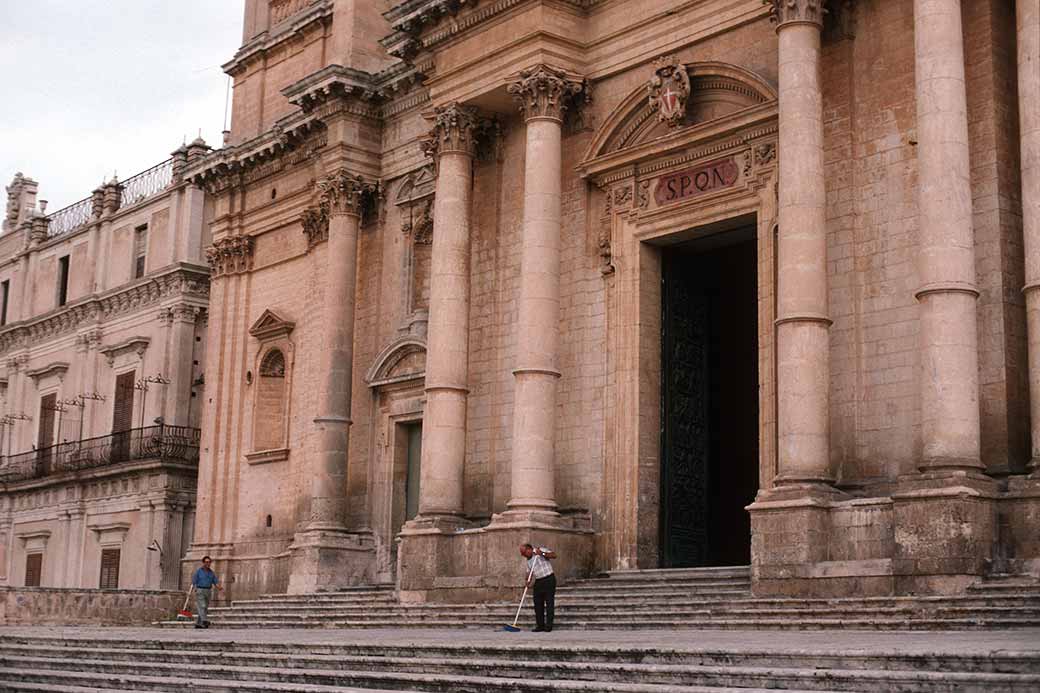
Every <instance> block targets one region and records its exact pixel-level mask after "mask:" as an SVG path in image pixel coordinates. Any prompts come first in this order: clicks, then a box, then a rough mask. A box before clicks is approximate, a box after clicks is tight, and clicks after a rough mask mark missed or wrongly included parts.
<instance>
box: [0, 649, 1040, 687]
mask: <svg viewBox="0 0 1040 693" xmlns="http://www.w3.org/2000/svg"><path fill="white" fill-rule="evenodd" d="M532 665H534V666H536V667H537V671H538V673H539V678H538V679H530V678H525V677H529V676H530V675H531V672H532ZM189 677H190V678H189ZM0 680H3V681H11V682H12V683H15V684H16V685H15V686H11V687H9V688H5V689H4V690H74V689H75V688H74V687H81V690H82V689H83V688H87V689H89V688H95V689H98V690H112V689H118V690H135V691H145V690H176V689H179V688H182V687H183V688H188V689H190V690H195V689H200V688H204V689H206V690H228V691H289V690H296V691H325V690H345V691H358V690H371V689H374V688H376V689H391V690H398V691H451V692H453V693H466V692H469V691H473V692H476V691H480V692H482V693H483V692H484V691H492V690H494V691H619V692H626V691H629V692H632V693H637V692H643V693H663V692H664V691H688V692H690V693H694V692H697V691H713V692H714V693H721V692H723V691H736V690H741V691H745V693H746V692H747V691H755V690H765V689H775V688H783V689H786V690H802V691H810V690H811V691H854V690H886V691H905V692H907V693H926V692H932V691H936V692H938V691H953V690H956V691H979V692H982V691H986V692H987V693H1001V692H1003V691H1009V692H1011V691H1033V690H1038V689H1040V653H1037V652H1031V653H1013V652H999V653H993V654H992V656H965V657H957V656H942V655H939V656H936V655H932V654H926V655H909V654H899V653H880V654H873V655H871V654H864V653H863V652H855V653H842V652H833V653H815V654H812V653H803V652H793V653H792V652H786V653H785V652H777V651H759V652H739V651H738V652H734V651H712V650H708V649H706V650H699V651H683V650H667V649H660V648H657V649H648V648H638V647H621V648H618V647H612V648H596V647H590V648H585V647H580V646H569V647H568V646H552V645H548V646H545V645H539V646H523V645H519V646H513V647H508V646H502V645H498V646H473V645H470V646H455V647H453V646H450V645H413V644H409V645H401V646H396V647H395V646H390V647H387V646H385V645H371V646H364V645H343V646H337V645H328V644H318V645H296V646H294V645H292V644H291V643H281V644H272V643H253V644H243V643H235V642H219V643H214V642H200V641H175V642H171V641H165V642H159V641H152V642H145V643H140V642H139V643H122V642H118V641H114V640H108V641H98V640H76V639H68V640H58V639H44V638H40V639H37V638H9V639H5V640H4V641H3V642H0ZM23 684H24V685H27V686H30V687H26V688H19V687H17V686H19V685H23ZM47 686H62V687H65V688H56V687H51V688H48V687H47ZM70 687H71V688H70Z"/></svg>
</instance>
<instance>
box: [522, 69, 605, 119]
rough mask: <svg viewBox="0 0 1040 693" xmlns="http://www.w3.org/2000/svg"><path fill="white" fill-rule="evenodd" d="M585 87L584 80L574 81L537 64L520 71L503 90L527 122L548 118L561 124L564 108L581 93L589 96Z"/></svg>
mask: <svg viewBox="0 0 1040 693" xmlns="http://www.w3.org/2000/svg"><path fill="white" fill-rule="evenodd" d="M585 87H586V84H585V80H576V79H573V78H571V77H569V76H568V75H567V73H566V72H564V71H563V70H560V69H558V68H554V67H550V66H548V65H537V66H535V67H533V68H530V69H527V70H522V71H521V72H520V76H519V78H518V79H516V80H515V81H513V82H511V83H510V84H509V85H508V86H507V87H506V90H507V91H508V92H509V93H510V94H511V95H512V96H513V99H514V100H515V101H516V102H517V104H518V105H519V107H520V111H521V113H523V114H524V118H525V119H526V120H532V119H534V118H548V119H551V120H557V121H560V122H563V116H564V114H565V113H566V111H567V109H568V108H569V107H570V106H571V105H575V104H577V103H578V102H579V101H580V100H581V99H580V98H579V96H580V95H581V94H587V93H588V90H587V89H586V88H585Z"/></svg>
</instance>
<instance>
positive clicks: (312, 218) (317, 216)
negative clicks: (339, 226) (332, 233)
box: [300, 204, 329, 250]
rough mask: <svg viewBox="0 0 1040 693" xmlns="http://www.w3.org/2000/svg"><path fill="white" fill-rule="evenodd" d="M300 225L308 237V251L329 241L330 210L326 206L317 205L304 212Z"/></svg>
mask: <svg viewBox="0 0 1040 693" xmlns="http://www.w3.org/2000/svg"><path fill="white" fill-rule="evenodd" d="M300 225H301V226H302V227H303V233H304V235H305V236H307V250H310V249H311V248H313V247H314V246H316V245H318V244H319V243H321V242H322V241H327V240H328V239H329V210H328V208H327V207H326V206H325V205H322V204H317V205H313V206H311V207H308V208H307V209H305V210H303V213H302V214H301V215H300Z"/></svg>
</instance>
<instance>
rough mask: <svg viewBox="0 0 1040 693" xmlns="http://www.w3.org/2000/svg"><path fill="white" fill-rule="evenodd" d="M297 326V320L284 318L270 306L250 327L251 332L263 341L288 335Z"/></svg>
mask: <svg viewBox="0 0 1040 693" xmlns="http://www.w3.org/2000/svg"><path fill="white" fill-rule="evenodd" d="M295 327H296V323H295V322H292V321H290V320H286V319H284V318H283V317H282V316H280V315H278V313H275V312H274V311H273V310H271V309H270V308H268V309H266V310H264V312H263V313H261V314H260V317H259V318H257V319H256V322H254V323H253V326H252V327H250V328H249V334H251V335H252V336H254V337H256V338H257V339H259V340H260V341H261V342H262V341H264V340H270V339H277V338H279V337H288V336H289V335H290V334H292V331H293V329H294V328H295Z"/></svg>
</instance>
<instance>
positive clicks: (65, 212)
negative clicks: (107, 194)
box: [47, 197, 94, 238]
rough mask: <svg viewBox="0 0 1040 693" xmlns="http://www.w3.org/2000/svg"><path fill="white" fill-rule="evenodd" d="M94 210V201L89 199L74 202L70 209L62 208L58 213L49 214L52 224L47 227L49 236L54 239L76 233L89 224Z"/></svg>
mask: <svg viewBox="0 0 1040 693" xmlns="http://www.w3.org/2000/svg"><path fill="white" fill-rule="evenodd" d="M93 209H94V203H93V201H92V200H91V199H90V198H89V197H88V198H86V199H84V200H80V201H79V202H73V203H72V204H71V205H69V206H68V207H62V208H61V209H59V210H58V211H57V212H52V213H51V214H48V215H47V217H48V218H49V219H50V221H51V223H50V225H49V226H48V227H47V236H48V237H50V238H54V237H55V236H62V235H64V234H66V233H68V232H69V231H74V230H75V229H78V228H79V227H81V226H83V225H84V224H86V223H87V222H89V221H90V220H91V219H92V218H93V217H92V216H91V215H92V213H93Z"/></svg>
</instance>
